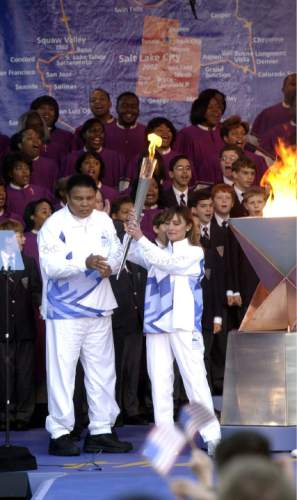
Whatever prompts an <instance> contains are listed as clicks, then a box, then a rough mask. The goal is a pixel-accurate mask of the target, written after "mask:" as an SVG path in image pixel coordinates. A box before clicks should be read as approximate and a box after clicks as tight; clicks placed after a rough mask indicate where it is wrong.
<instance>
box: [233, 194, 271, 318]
mask: <svg viewBox="0 0 297 500" xmlns="http://www.w3.org/2000/svg"><path fill="white" fill-rule="evenodd" d="M267 197H268V195H267V192H266V191H265V189H264V188H261V187H259V186H252V187H251V188H249V189H247V190H246V191H245V192H244V194H243V204H244V207H245V209H246V212H247V215H248V216H249V217H262V216H263V208H264V206H265V203H266V201H267ZM230 253H231V255H232V259H231V271H232V273H233V276H234V284H235V285H234V289H236V290H237V291H238V293H237V294H236V295H237V296H236V297H235V303H236V304H237V305H238V306H240V308H239V311H238V313H239V321H240V322H241V321H242V319H243V317H244V315H245V313H246V311H247V308H248V306H249V303H250V301H251V299H252V296H253V294H254V292H255V290H256V288H257V285H258V283H259V278H258V276H257V274H256V272H255V271H254V269H253V267H252V265H251V264H250V262H249V260H248V258H247V257H246V255H245V253H244V251H243V250H242V248H241V246H240V244H239V243H238V241H237V239H236V238H235V237H234V236H233V237H232V238H231V239H230Z"/></svg>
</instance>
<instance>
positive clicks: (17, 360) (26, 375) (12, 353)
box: [0, 340, 35, 424]
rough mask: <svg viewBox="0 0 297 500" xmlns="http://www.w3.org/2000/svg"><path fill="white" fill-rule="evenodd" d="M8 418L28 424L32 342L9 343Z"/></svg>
mask: <svg viewBox="0 0 297 500" xmlns="http://www.w3.org/2000/svg"><path fill="white" fill-rule="evenodd" d="M5 353H6V345H5V343H4V342H0V372H1V375H0V422H1V423H3V422H4V421H5V411H6V365H5ZM8 363H9V386H10V394H9V399H10V405H9V406H10V418H11V422H15V421H18V422H20V423H23V424H28V423H29V422H30V419H31V417H32V415H33V411H34V406H35V342H34V341H33V340H22V341H20V342H15V341H12V342H10V343H9V355H8Z"/></svg>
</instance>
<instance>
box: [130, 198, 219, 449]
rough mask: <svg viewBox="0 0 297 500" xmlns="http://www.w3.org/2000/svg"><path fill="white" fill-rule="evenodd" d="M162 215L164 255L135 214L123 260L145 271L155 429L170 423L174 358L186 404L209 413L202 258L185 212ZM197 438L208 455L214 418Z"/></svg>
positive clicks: (216, 433) (215, 432) (215, 430)
mask: <svg viewBox="0 0 297 500" xmlns="http://www.w3.org/2000/svg"><path fill="white" fill-rule="evenodd" d="M166 214H167V216H166V220H165V224H166V235H167V239H168V245H167V247H166V248H165V249H164V250H162V249H160V248H158V247H157V246H156V245H154V244H153V243H151V242H150V241H149V240H148V239H147V238H146V237H145V236H143V234H142V232H141V229H140V226H139V223H138V222H137V217H136V215H135V212H131V217H130V220H129V222H128V226H127V233H128V235H129V236H130V238H131V237H132V238H133V242H132V245H131V247H130V250H129V254H128V259H129V260H131V261H132V262H135V263H136V264H139V265H141V266H143V267H144V268H145V269H147V271H148V278H147V285H146V298H145V312H144V332H145V334H146V346H147V366H148V373H149V377H150V380H151V384H152V397H153V405H154V416H155V424H156V425H160V424H164V423H167V424H169V425H172V424H173V381H174V372H173V361H174V359H176V361H177V364H178V367H179V370H180V373H181V376H182V379H183V382H184V386H185V390H186V393H187V396H188V398H189V401H190V402H194V401H196V402H199V403H202V404H204V406H206V407H207V408H208V409H209V410H210V411H211V412H212V413H214V409H213V404H212V398H211V393H210V390H209V386H208V383H207V379H206V371H205V366H204V360H203V352H204V345H203V338H202V334H201V315H202V310H203V303H202V291H201V284H200V283H201V279H202V277H203V262H204V253H203V250H202V248H201V246H200V245H199V242H198V241H197V240H196V238H195V233H194V232H193V231H192V228H193V221H192V217H191V213H190V211H189V209H188V208H186V207H180V206H179V207H176V208H172V209H170V210H168V211H167V212H166ZM202 437H203V439H204V441H205V442H207V445H208V451H209V453H212V452H213V449H214V447H215V445H216V444H217V442H218V441H219V440H220V426H219V423H218V421H217V420H216V419H215V420H213V421H212V422H211V423H210V424H209V425H207V426H206V427H205V428H204V430H203V432H202Z"/></svg>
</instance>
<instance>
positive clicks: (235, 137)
mask: <svg viewBox="0 0 297 500" xmlns="http://www.w3.org/2000/svg"><path fill="white" fill-rule="evenodd" d="M248 132H249V124H248V123H247V122H244V121H242V119H241V118H240V116H237V115H234V116H230V117H229V118H227V120H225V121H223V123H222V124H221V137H222V139H223V141H224V142H225V143H226V144H229V145H234V146H237V147H238V148H240V149H243V148H244V146H245V143H246V136H247V134H248Z"/></svg>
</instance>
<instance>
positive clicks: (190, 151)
mask: <svg viewBox="0 0 297 500" xmlns="http://www.w3.org/2000/svg"><path fill="white" fill-rule="evenodd" d="M175 144H176V149H177V150H178V151H181V153H182V154H185V155H186V156H188V158H189V160H190V161H191V163H192V166H193V175H192V182H191V184H193V183H195V182H196V183H197V182H198V183H200V182H202V183H207V184H216V183H217V182H218V178H220V175H221V173H220V163H219V157H220V152H221V149H222V148H223V147H224V145H225V144H224V142H223V140H222V138H221V136H220V128H219V126H217V127H216V128H215V129H212V130H207V129H206V128H205V127H203V128H201V127H200V126H199V125H190V126H189V127H185V128H183V129H182V130H181V131H180V132H179V133H178V135H177V139H176V143H175Z"/></svg>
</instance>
